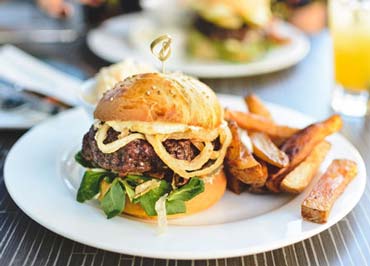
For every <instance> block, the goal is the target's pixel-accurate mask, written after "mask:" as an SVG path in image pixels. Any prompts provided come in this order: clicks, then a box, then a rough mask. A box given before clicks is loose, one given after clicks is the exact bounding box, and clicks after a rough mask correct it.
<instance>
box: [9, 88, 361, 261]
mask: <svg viewBox="0 0 370 266" xmlns="http://www.w3.org/2000/svg"><path fill="white" fill-rule="evenodd" d="M220 100H221V102H222V103H223V104H224V105H225V106H228V107H233V108H237V109H243V101H242V99H241V98H237V97H233V96H225V95H220ZM269 106H270V107H271V110H272V112H273V114H274V115H275V119H276V120H277V121H278V122H280V123H285V124H288V125H291V126H304V125H306V124H307V123H309V122H311V121H312V120H311V119H310V118H308V117H307V116H305V115H302V114H300V113H297V112H294V111H292V110H289V109H286V108H282V107H279V106H277V105H271V104H270V105H269ZM89 127H90V122H89V118H88V116H87V115H86V113H85V112H84V111H83V110H82V109H74V110H71V111H67V112H64V113H62V114H60V115H58V116H57V117H55V118H52V119H50V120H48V121H46V122H45V123H43V124H41V125H39V126H36V127H35V128H33V129H32V130H30V131H29V132H28V133H26V134H25V135H24V136H23V137H22V138H21V139H20V140H19V141H18V142H17V143H16V144H15V145H14V146H13V148H12V150H11V151H10V152H9V155H8V157H7V160H6V162H5V168H4V178H5V183H6V186H7V189H8V191H9V194H10V195H11V196H12V198H13V199H14V201H15V202H16V203H17V205H18V206H19V207H20V208H21V209H22V210H23V211H24V212H25V213H26V214H27V215H29V216H30V217H31V218H32V219H34V220H35V221H37V222H38V223H40V224H42V225H43V226H45V227H47V228H48V229H50V230H52V231H54V232H56V233H58V234H60V235H62V236H65V237H67V238H70V239H73V240H75V241H78V242H81V243H84V244H87V245H90V246H94V247H97V248H102V249H106V250H110V251H114V252H120V253H126V254H132V255H138V256H146V257H156V258H173V259H206V258H224V257H233V256H241V255H248V254H253V253H258V252H263V251H267V250H271V249H276V248H279V247H282V246H285V245H289V244H292V243H295V242H298V241H300V240H303V239H306V238H308V237H310V236H313V235H315V234H318V233H319V232H321V231H323V230H325V229H327V228H328V227H330V226H331V225H333V224H334V223H336V222H338V221H339V220H340V219H341V218H343V217H344V216H345V215H346V214H347V213H348V212H349V211H350V210H352V208H353V207H354V206H355V205H356V203H357V202H358V201H359V199H360V197H361V195H362V193H363V191H364V188H365V182H366V171H365V166H364V162H363V160H362V158H361V156H360V155H359V153H358V152H357V150H356V149H355V148H354V147H353V146H352V145H351V144H350V143H349V142H348V141H347V140H346V139H345V138H343V137H342V136H341V135H339V134H336V135H333V136H331V137H330V138H328V140H329V141H330V142H331V143H332V145H333V146H332V150H331V151H330V152H329V154H328V156H327V158H326V160H325V162H324V163H323V165H322V167H321V170H320V172H322V171H324V169H325V168H326V167H327V166H328V164H329V163H330V161H331V160H332V159H334V158H349V159H352V160H354V161H356V162H357V163H358V167H359V174H358V176H357V177H356V178H355V180H354V181H353V182H352V183H351V184H350V185H349V186H348V188H347V190H346V191H345V193H344V194H343V195H342V196H341V197H340V198H339V199H338V201H337V202H336V204H335V206H334V208H333V210H332V213H331V216H330V219H329V221H328V223H326V224H323V225H319V224H314V223H309V222H306V221H303V220H302V219H301V216H300V203H301V202H302V200H303V198H304V197H305V196H306V194H307V193H308V191H309V189H308V190H306V191H305V192H304V193H302V194H301V195H298V196H297V197H294V198H291V197H286V196H275V195H274V196H272V195H271V196H262V195H251V194H247V193H244V194H242V195H241V196H237V195H234V194H232V193H230V192H227V193H226V194H225V196H224V197H223V198H222V200H221V201H220V202H219V203H218V204H216V205H215V206H214V207H212V208H210V209H209V210H207V211H205V212H202V213H200V214H196V215H193V216H189V217H186V218H183V219H178V220H174V221H173V222H172V224H171V225H170V226H169V228H168V232H167V233H166V234H164V235H157V232H156V226H155V225H154V224H148V223H143V222H140V221H137V220H133V219H127V218H125V217H117V218H114V219H111V220H107V219H106V218H105V217H104V215H103V213H102V212H101V211H100V210H98V209H97V208H96V206H95V205H94V204H79V203H78V202H76V201H75V193H74V190H73V185H72V186H68V185H66V182H65V180H66V179H67V180H73V171H72V170H73V168H76V166H75V164H74V163H72V162H69V163H68V158H70V155H69V154H70V152H71V151H73V150H76V149H78V147H79V146H80V143H81V140H82V135H83V134H84V133H85V132H86V131H87V130H88V128H89ZM77 171H80V170H79V169H78V168H77ZM66 172H68V173H70V175H71V176H66V174H65V173H66Z"/></svg>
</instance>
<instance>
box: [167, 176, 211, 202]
mask: <svg viewBox="0 0 370 266" xmlns="http://www.w3.org/2000/svg"><path fill="white" fill-rule="evenodd" d="M203 191H204V182H203V180H201V179H199V178H197V177H193V178H191V179H190V181H189V182H188V183H187V184H186V185H184V186H182V187H180V188H178V189H176V190H173V191H172V192H171V193H170V195H169V196H168V198H167V200H168V201H175V200H182V201H188V200H190V199H192V198H194V197H195V196H196V195H198V194H200V193H202V192H203Z"/></svg>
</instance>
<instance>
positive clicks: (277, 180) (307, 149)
mask: <svg viewBox="0 0 370 266" xmlns="http://www.w3.org/2000/svg"><path fill="white" fill-rule="evenodd" d="M341 127H342V119H341V117H340V116H339V115H333V116H331V117H329V118H328V119H327V120H324V121H322V122H318V123H315V124H312V125H309V126H308V127H306V128H304V129H302V130H300V131H299V132H297V133H296V134H294V135H293V136H292V137H290V138H289V139H288V140H287V141H286V142H285V143H284V144H283V145H282V146H281V150H282V151H283V152H285V153H286V154H287V155H288V157H289V160H290V163H289V165H288V166H287V167H284V168H281V169H280V170H279V171H278V172H277V173H275V174H272V175H271V176H270V177H269V178H268V180H267V182H266V186H267V188H268V189H270V190H271V191H272V192H280V184H281V181H282V180H283V179H284V177H285V176H286V174H288V173H289V172H290V171H292V170H293V169H294V168H295V167H296V166H297V165H298V164H299V163H301V162H302V161H303V160H304V159H305V158H306V157H307V156H308V155H309V154H310V153H311V152H312V150H313V148H314V147H315V146H316V145H317V144H319V143H320V142H321V141H323V140H324V139H325V138H326V137H327V136H329V135H331V134H333V133H335V132H337V131H339V130H340V129H341Z"/></svg>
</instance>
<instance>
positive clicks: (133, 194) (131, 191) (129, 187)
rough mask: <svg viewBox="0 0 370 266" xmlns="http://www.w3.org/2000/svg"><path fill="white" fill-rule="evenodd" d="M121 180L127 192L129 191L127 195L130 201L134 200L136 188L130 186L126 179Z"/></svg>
mask: <svg viewBox="0 0 370 266" xmlns="http://www.w3.org/2000/svg"><path fill="white" fill-rule="evenodd" d="M120 182H121V183H122V185H123V186H124V187H125V190H126V193H127V196H128V198H129V199H130V201H131V202H132V201H133V200H134V196H135V190H134V188H133V187H132V186H130V185H129V184H128V183H127V181H126V180H122V179H120Z"/></svg>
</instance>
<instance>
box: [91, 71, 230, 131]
mask: <svg viewBox="0 0 370 266" xmlns="http://www.w3.org/2000/svg"><path fill="white" fill-rule="evenodd" d="M94 117H95V118H96V119H99V120H101V121H144V122H167V123H180V124H185V125H189V126H198V127H202V128H205V129H214V128H217V127H219V126H220V125H221V123H222V121H223V108H222V107H221V105H220V103H219V101H218V99H217V97H216V95H215V93H214V92H213V91H212V90H211V89H210V88H209V87H208V86H207V85H205V84H204V83H202V82H200V81H199V80H197V79H194V78H191V77H188V76H185V75H183V74H179V73H168V74H163V73H146V74H139V75H135V76H132V77H130V78H127V79H125V80H124V81H122V82H119V83H118V84H117V85H116V86H115V87H114V88H113V89H112V90H109V91H108V92H106V93H105V94H104V96H103V98H102V99H101V100H100V101H99V103H98V105H97V107H96V109H95V113H94Z"/></svg>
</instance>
